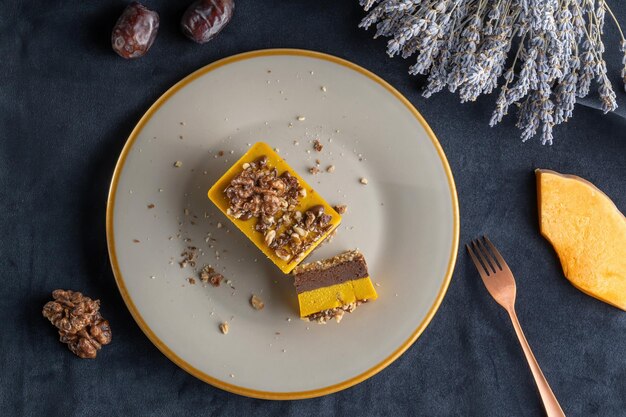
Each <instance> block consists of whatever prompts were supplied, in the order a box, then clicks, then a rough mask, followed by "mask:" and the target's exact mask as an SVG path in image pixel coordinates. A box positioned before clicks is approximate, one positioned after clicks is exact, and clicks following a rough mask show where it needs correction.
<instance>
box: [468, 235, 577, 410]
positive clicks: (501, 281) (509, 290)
mask: <svg viewBox="0 0 626 417" xmlns="http://www.w3.org/2000/svg"><path fill="white" fill-rule="evenodd" d="M465 247H467V251H468V252H469V254H470V256H471V257H472V261H474V264H475V265H476V269H478V272H479V273H480V277H481V278H482V279H483V282H484V283H485V287H487V291H489V294H491V296H492V297H493V298H494V300H496V302H497V303H498V304H500V305H501V306H502V307H504V309H505V310H506V312H507V313H509V316H510V317H511V321H512V322H513V328H514V329H515V333H516V334H517V338H518V339H519V342H520V345H522V350H524V355H525V356H526V360H527V361H528V366H530V370H531V372H532V374H533V377H534V378H535V383H536V384H537V388H538V389H539V395H541V400H542V401H543V406H544V407H545V409H546V414H547V417H565V414H564V413H563V410H562V409H561V406H560V405H559V402H558V401H557V399H556V397H555V396H554V393H553V392H552V390H551V389H550V385H548V381H546V377H544V376H543V372H541V369H540V368H539V364H538V363H537V360H536V359H535V355H533V352H532V351H531V350H530V346H529V345H528V342H527V341H526V336H524V332H523V331H522V327H521V326H520V324H519V320H518V319H517V314H516V313H515V294H516V291H517V290H516V286H515V278H513V273H512V272H511V270H510V269H509V266H508V265H507V264H506V262H505V261H504V258H503V257H502V256H501V255H500V252H498V250H497V249H496V248H495V246H493V244H492V243H491V241H490V240H489V239H487V237H486V236H483V239H482V240H481V239H480V238H479V239H476V240H474V241H472V242H471V246H470V245H465Z"/></svg>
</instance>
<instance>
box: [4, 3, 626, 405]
mask: <svg viewBox="0 0 626 417" xmlns="http://www.w3.org/2000/svg"><path fill="white" fill-rule="evenodd" d="M125 3H126V2H124V1H120V0H115V1H108V2H98V1H87V2H75V1H58V0H46V1H42V0H39V1H23V2H22V1H15V0H13V1H11V0H4V1H2V2H0V184H1V186H0V236H1V237H0V273H1V274H2V277H1V281H0V282H1V285H0V317H2V319H1V320H0V330H1V337H0V367H1V370H0V409H1V410H2V411H0V414H2V415H24V416H43V415H46V416H108V415H125V416H140V415H152V416H191V415H203V416H211V415H216V416H217V415H220V416H242V415H245V416H309V415H315V416H325V415H336V416H354V415H364V416H377V415H394V416H395V415H398V416H405V415H406V416H427V417H438V416H441V417H451V416H477V417H487V416H489V417H491V416H493V417H514V416H520V417H531V416H533V417H534V416H538V415H542V413H543V412H542V407H541V403H540V400H539V398H538V395H537V393H536V390H535V386H534V384H533V381H532V378H531V374H530V372H529V370H528V369H527V365H526V363H525V361H524V358H523V355H522V351H521V349H520V347H519V345H518V342H517V340H516V339H515V335H514V333H513V330H512V328H511V325H510V323H509V321H508V318H507V316H506V314H505V312H504V311H503V310H501V309H500V308H499V307H498V306H497V305H496V304H495V303H494V302H493V300H491V299H490V298H489V296H488V294H487V292H486V290H485V289H484V287H483V284H482V283H481V282H480V279H479V278H478V275H477V274H476V271H475V270H474V267H473V265H471V263H470V262H469V259H468V257H467V256H466V254H465V252H464V251H463V250H461V251H460V253H459V258H458V263H457V266H456V270H455V273H454V277H453V279H452V283H451V285H450V289H449V290H448V294H447V296H446V298H445V300H444V301H443V304H442V305H441V308H440V309H439V311H438V313H437V314H436V316H435V318H434V319H433V321H432V323H431V325H430V326H429V327H428V329H427V330H426V331H425V332H424V334H423V335H422V337H421V338H420V339H419V340H418V341H417V342H416V343H415V345H414V346H413V347H411V348H410V349H409V350H408V351H407V352H406V353H405V354H404V355H403V356H402V357H401V358H400V359H398V360H397V361H396V362H395V363H393V364H392V365H391V366H389V367H388V368H387V369H385V370H384V371H382V372H381V373H379V374H378V375H376V376H374V377H373V378H371V379H369V380H367V381H365V382H363V383H361V384H359V385H357V386H356V387H353V388H350V389H348V390H346V391H343V392H340V393H337V394H333V395H329V396H327V397H324V398H319V399H312V400H304V401H292V402H271V401H260V400H254V399H248V398H244V397H239V396H237V395H233V394H229V393H227V392H224V391H221V390H218V389H215V388H213V387H211V386H209V385H206V384H205V383H203V382H201V381H199V380H197V379H195V378H193V377H192V376H190V375H188V374H186V373H185V372H183V371H182V370H180V369H179V368H178V367H176V366H175V365H174V364H173V363H171V362H170V361H169V360H168V359H167V358H166V357H165V356H163V355H162V354H161V353H160V352H159V351H158V350H157V349H156V348H155V347H154V346H153V345H152V344H151V343H150V342H149V341H148V339H147V338H146V337H145V336H144V335H143V333H142V332H141V330H140V329H139V327H138V326H137V325H136V324H135V322H134V321H133V320H132V318H131V316H130V314H129V313H128V311H127V309H126V307H125V306H124V303H123V302H122V299H121V297H120V295H119V293H118V291H117V288H116V286H115V282H114V279H113V275H112V273H111V269H110V267H109V261H108V257H107V251H106V238H105V222H104V220H105V203H106V197H107V192H108V185H109V181H110V178H111V174H112V171H113V167H114V165H115V162H116V159H117V157H118V155H119V152H120V150H121V148H122V146H123V144H124V142H125V140H126V138H127V136H128V135H129V133H130V131H131V129H132V128H133V126H134V124H135V123H136V122H137V121H138V119H139V118H140V116H141V115H142V114H143V112H144V111H145V110H146V109H147V108H148V107H149V105H150V104H151V103H152V102H153V101H154V100H155V99H156V98H157V97H159V95H160V94H162V93H163V92H164V91H165V90H166V89H167V88H169V87H170V86H171V85H172V84H173V83H175V82H176V81H178V80H179V79H181V78H182V77H184V76H185V75H187V74H189V73H190V72H192V71H194V70H196V69H198V68H199V67H201V66H204V65H206V64H208V63H210V62H213V61H215V60H217V59H219V58H223V57H226V56H229V55H232V54H235V53H239V52H244V51H249V50H254V49H261V48H271V47H295V48H306V49H313V50H318V51H322V52H327V53H330V54H334V55H338V56H340V57H343V58H346V59H348V60H351V61H353V62H355V63H357V64H360V65H362V66H364V67H365V68H367V69H370V70H372V71H373V72H375V73H377V74H379V75H380V76H382V77H383V78H384V79H386V80H387V81H389V82H390V83H391V84H392V85H394V86H395V87H396V88H398V89H399V90H400V91H401V92H402V93H403V94H405V95H406V96H407V97H408V98H409V100H411V102H412V103H414V104H415V105H416V106H417V108H418V109H419V110H420V111H421V112H422V114H423V115H424V117H425V118H426V119H427V120H428V122H429V123H430V125H431V126H432V128H433V130H434V131H435V133H436V134H437V136H438V138H439V140H440V141H441V144H442V146H443V148H444V150H445V152H446V154H447V156H448V159H449V161H450V165H451V166H452V170H453V172H454V175H455V179H456V184H457V189H458V194H459V200H460V209H461V244H463V243H465V242H467V241H468V240H469V239H471V238H474V237H476V236H477V235H479V234H483V233H486V234H488V235H489V236H491V237H492V239H493V241H494V242H495V243H496V244H497V246H498V247H499V248H500V249H501V251H502V252H503V254H504V255H505V257H506V259H507V260H508V262H509V265H510V266H511V268H512V269H513V271H514V273H515V274H516V276H517V282H518V314H519V317H520V320H521V322H522V325H523V326H524V329H525V331H526V335H527V337H528V339H529V341H530V343H531V345H532V346H533V348H534V351H535V354H536V356H537V358H538V360H539V362H540V364H541V366H542V368H543V370H544V373H545V374H546V376H547V378H548V380H549V381H550V383H551V385H552V387H553V390H554V392H555V393H556V395H557V397H558V398H559V399H560V401H561V404H562V405H563V408H564V410H565V412H566V414H567V415H568V416H570V417H579V416H580V417H588V416H601V417H613V416H626V313H624V312H621V311H619V310H617V309H615V308H612V307H610V306H608V305H606V304H603V303H601V302H599V301H596V300H595V299H592V298H590V297H587V296H585V295H583V294H582V293H581V292H579V291H577V290H576V289H574V288H573V287H572V286H571V285H570V284H569V283H568V282H567V281H566V280H565V278H564V277H563V274H562V272H561V269H560V266H559V264H558V261H557V259H556V257H555V255H554V252H553V250H552V249H551V247H550V246H549V245H548V243H547V242H546V241H544V240H543V239H542V238H541V237H540V235H539V233H538V230H537V212H536V197H535V182H534V175H533V169H534V168H536V167H542V168H551V169H554V170H558V171H562V172H565V173H574V174H578V175H580V176H583V177H585V178H587V179H589V180H591V181H592V182H594V183H595V184H597V185H598V186H599V187H600V188H601V189H603V190H604V191H606V193H607V194H608V195H609V196H611V197H612V198H613V199H614V201H615V203H616V204H617V206H618V207H620V208H621V209H622V210H623V211H626V194H625V193H624V191H625V187H624V180H625V179H626V158H625V153H626V120H625V119H622V118H621V117H620V116H619V115H618V114H609V115H603V114H602V113H601V112H599V111H597V110H595V109H592V108H589V107H584V106H578V107H577V109H576V111H575V117H574V119H573V120H572V121H571V122H569V123H568V124H567V125H566V126H563V127H560V128H558V130H557V131H556V143H555V145H554V146H552V147H544V146H541V145H540V144H539V143H537V142H536V141H534V142H528V143H525V144H523V143H521V142H520V141H519V139H518V131H517V130H516V129H515V128H514V126H513V123H514V122H513V121H512V119H510V118H509V119H506V121H505V123H503V125H502V126H499V127H497V128H494V129H490V128H489V127H488V126H487V122H488V120H489V117H490V114H491V110H492V108H493V102H494V97H487V98H483V99H481V100H480V101H479V102H478V103H476V104H464V105H461V104H459V102H458V98H457V97H456V96H453V95H451V94H449V93H442V94H440V95H437V96H435V97H433V98H432V99H429V100H425V99H423V98H422V97H421V96H420V94H419V87H420V86H421V84H422V83H423V79H420V78H415V77H410V76H409V75H407V68H408V66H409V62H406V61H403V60H401V59H394V60H390V59H388V58H387V57H386V55H385V52H384V48H385V41H384V40H372V39H371V36H372V33H368V32H365V31H362V30H360V29H357V24H358V22H359V20H360V19H361V17H362V16H363V12H362V11H361V9H360V8H359V7H358V4H357V3H358V2H357V0H343V1H323V0H322V1H311V0H284V1H280V0H254V1H253V0H237V9H236V12H235V16H234V18H233V20H232V22H231V23H230V25H229V26H228V28H227V29H226V30H225V31H224V32H223V33H222V34H221V35H220V36H219V37H218V38H216V39H215V40H214V41H212V42H211V43H209V44H206V45H204V46H198V45H195V44H193V43H191V42H189V41H188V40H186V39H185V38H184V37H183V36H182V35H181V34H180V32H179V30H178V19H179V17H180V15H181V14H182V12H183V10H184V9H185V6H186V3H187V2H186V1H185V2H176V1H164V0H160V1H156V0H150V1H147V2H146V4H147V5H148V6H149V7H151V8H154V9H157V10H158V11H159V13H160V14H161V31H160V33H159V36H158V38H157V41H156V43H155V44H154V46H153V48H152V50H151V51H150V53H149V54H148V55H147V56H146V57H144V58H142V59H139V60H136V61H125V60H123V59H121V58H119V57H118V56H117V55H115V54H114V53H113V52H112V51H111V49H110V45H109V36H110V31H111V28H112V26H113V24H114V22H115V20H116V18H117V16H118V15H119V14H120V13H121V11H122V10H123V8H124V6H125ZM609 3H612V4H614V5H615V6H614V8H615V9H616V12H617V14H618V18H619V19H620V20H621V22H622V24H624V25H626V10H625V9H624V8H623V7H622V5H621V2H619V1H617V0H616V1H610V2H609ZM618 9H619V10H618ZM607 19H608V17H607ZM607 32H608V33H607V36H608V37H607V40H606V42H605V43H606V46H607V54H606V56H607V60H608V65H609V68H610V71H611V74H612V75H611V78H612V79H613V80H615V81H617V80H618V79H619V64H620V56H619V54H618V53H617V49H618V43H617V37H616V35H615V33H616V32H615V30H613V29H612V28H608V30H607ZM616 85H617V86H618V99H619V100H620V102H621V103H622V105H623V106H622V113H621V114H624V112H623V110H624V109H625V108H626V103H625V102H626V100H624V99H625V94H624V91H623V86H622V85H619V84H616ZM385 140H393V138H381V141H385ZM55 288H71V289H75V290H80V291H83V292H85V293H86V294H88V295H90V296H92V297H97V298H100V299H101V300H102V306H103V307H102V312H103V314H104V316H105V317H106V318H108V319H109V320H110V322H111V325H112V328H113V334H114V341H113V343H112V344H111V345H110V346H106V347H105V348H104V349H103V350H102V351H101V353H100V354H99V355H98V359H97V360H94V361H90V360H80V359H77V358H76V357H74V356H73V355H72V354H71V353H70V352H69V351H68V350H67V349H66V348H65V347H64V346H63V345H61V344H60V343H59V342H58V341H57V337H56V334H55V331H54V330H53V328H52V326H50V325H49V324H48V323H47V321H46V320H45V319H44V318H43V317H42V316H41V307H42V306H43V304H44V303H45V302H46V301H47V299H48V298H49V294H50V292H51V291H52V290H53V289H55ZM398 320H402V317H398ZM305 377H306V376H305Z"/></svg>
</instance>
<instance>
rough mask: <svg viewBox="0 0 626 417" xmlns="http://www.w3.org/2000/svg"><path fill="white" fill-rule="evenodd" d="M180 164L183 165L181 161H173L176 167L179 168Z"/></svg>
mask: <svg viewBox="0 0 626 417" xmlns="http://www.w3.org/2000/svg"><path fill="white" fill-rule="evenodd" d="M182 166H183V163H182V161H176V162H174V167H176V168H180V167H182Z"/></svg>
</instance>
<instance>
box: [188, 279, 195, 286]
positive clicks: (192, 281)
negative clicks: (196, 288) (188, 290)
mask: <svg viewBox="0 0 626 417" xmlns="http://www.w3.org/2000/svg"><path fill="white" fill-rule="evenodd" d="M187 281H189V284H191V285H196V280H195V279H194V278H193V277H189V278H187Z"/></svg>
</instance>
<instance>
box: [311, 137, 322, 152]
mask: <svg viewBox="0 0 626 417" xmlns="http://www.w3.org/2000/svg"><path fill="white" fill-rule="evenodd" d="M313 149H315V150H316V151H318V152H322V149H324V145H322V144H321V143H320V141H319V139H315V140H314V141H313Z"/></svg>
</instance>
